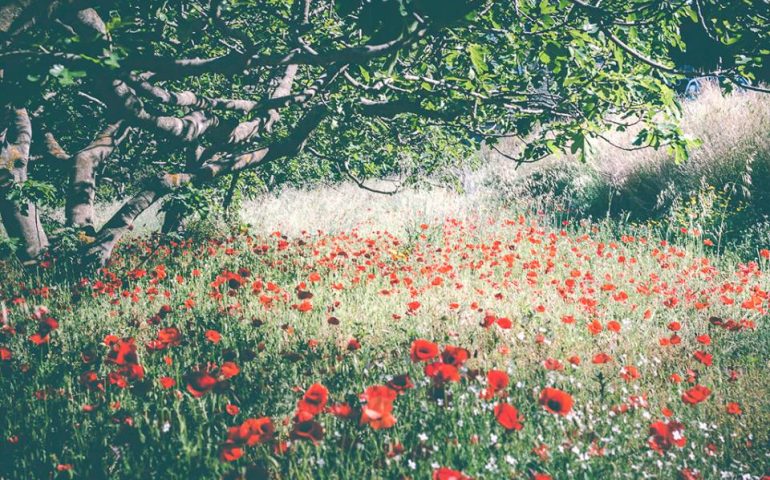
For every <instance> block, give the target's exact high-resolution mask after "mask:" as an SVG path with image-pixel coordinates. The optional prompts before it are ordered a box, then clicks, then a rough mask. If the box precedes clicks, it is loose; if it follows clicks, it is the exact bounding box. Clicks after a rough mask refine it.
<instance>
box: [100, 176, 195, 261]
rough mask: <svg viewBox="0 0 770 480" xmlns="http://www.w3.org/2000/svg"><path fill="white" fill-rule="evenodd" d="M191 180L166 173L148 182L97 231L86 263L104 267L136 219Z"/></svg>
mask: <svg viewBox="0 0 770 480" xmlns="http://www.w3.org/2000/svg"><path fill="white" fill-rule="evenodd" d="M191 179H192V177H191V176H190V175H186V174H168V173H167V174H164V175H161V176H159V177H156V178H153V179H152V180H151V181H149V182H148V184H147V185H146V186H145V187H144V188H143V189H142V191H141V192H139V193H137V194H136V195H134V196H133V197H131V198H130V199H129V200H128V201H127V202H126V203H125V204H124V205H123V206H122V207H121V209H120V210H118V212H117V213H115V215H113V216H112V218H111V219H110V220H109V221H108V222H107V223H106V224H105V225H104V226H103V227H102V228H101V230H99V234H98V235H97V236H96V240H95V241H94V243H93V244H92V245H91V247H90V248H89V250H88V252H87V255H86V259H87V261H89V262H95V263H97V264H99V265H102V266H104V265H105V264H106V263H107V261H108V260H109V259H110V257H111V256H112V251H113V250H114V248H115V245H117V243H118V240H120V238H121V237H122V236H123V235H124V234H125V233H126V232H127V231H128V230H129V229H130V228H131V226H132V225H133V223H134V221H135V220H136V217H138V216H139V215H140V214H141V213H142V212H144V211H145V210H147V209H148V208H150V206H151V205H152V204H153V203H155V202H156V201H158V200H159V199H161V198H162V197H163V196H164V195H166V194H167V193H169V192H170V191H172V190H173V189H175V188H177V187H179V186H180V185H182V184H184V183H187V182H189V181H190V180H191Z"/></svg>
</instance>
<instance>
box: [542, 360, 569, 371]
mask: <svg viewBox="0 0 770 480" xmlns="http://www.w3.org/2000/svg"><path fill="white" fill-rule="evenodd" d="M543 366H544V367H545V369H546V370H564V365H562V364H561V362H559V361H558V360H556V359H555V358H550V357H549V358H546V359H545V362H543Z"/></svg>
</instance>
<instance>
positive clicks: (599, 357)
mask: <svg viewBox="0 0 770 480" xmlns="http://www.w3.org/2000/svg"><path fill="white" fill-rule="evenodd" d="M611 361H612V357H610V356H609V355H607V354H606V353H597V354H596V355H594V358H593V360H592V362H593V363H595V364H597V365H600V364H602V363H608V362H611Z"/></svg>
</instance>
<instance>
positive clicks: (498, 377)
mask: <svg viewBox="0 0 770 480" xmlns="http://www.w3.org/2000/svg"><path fill="white" fill-rule="evenodd" d="M510 381H511V380H510V379H509V378H508V374H507V373H505V372H503V371H502V370H490V371H488V372H487V386H488V387H489V389H490V390H492V391H494V392H499V391H500V390H504V389H505V388H507V387H508V384H509V383H510Z"/></svg>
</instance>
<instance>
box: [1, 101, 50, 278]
mask: <svg viewBox="0 0 770 480" xmlns="http://www.w3.org/2000/svg"><path fill="white" fill-rule="evenodd" d="M31 142H32V124H31V122H30V120H29V115H28V113H27V110H26V109H24V108H19V109H15V110H14V111H13V125H11V126H10V127H9V128H8V132H7V133H6V138H5V141H3V142H2V146H1V147H0V217H2V221H3V226H4V227H5V231H6V233H7V234H8V236H9V237H10V238H11V239H13V240H15V241H18V242H19V244H20V248H19V250H18V255H19V258H20V259H21V260H22V261H23V262H24V263H25V264H33V263H35V262H37V260H38V259H39V258H40V256H41V255H42V253H43V252H44V251H45V250H46V248H47V247H48V237H47V236H46V234H45V231H44V230H43V225H42V224H41V223H40V215H39V213H38V210H37V206H36V205H35V204H34V203H32V202H28V201H23V202H22V203H21V204H19V203H18V202H17V201H14V200H12V199H10V198H8V194H9V193H10V192H11V189H13V188H14V187H15V186H16V185H20V184H23V183H24V182H26V181H27V165H28V163H29V147H30V143H31Z"/></svg>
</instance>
